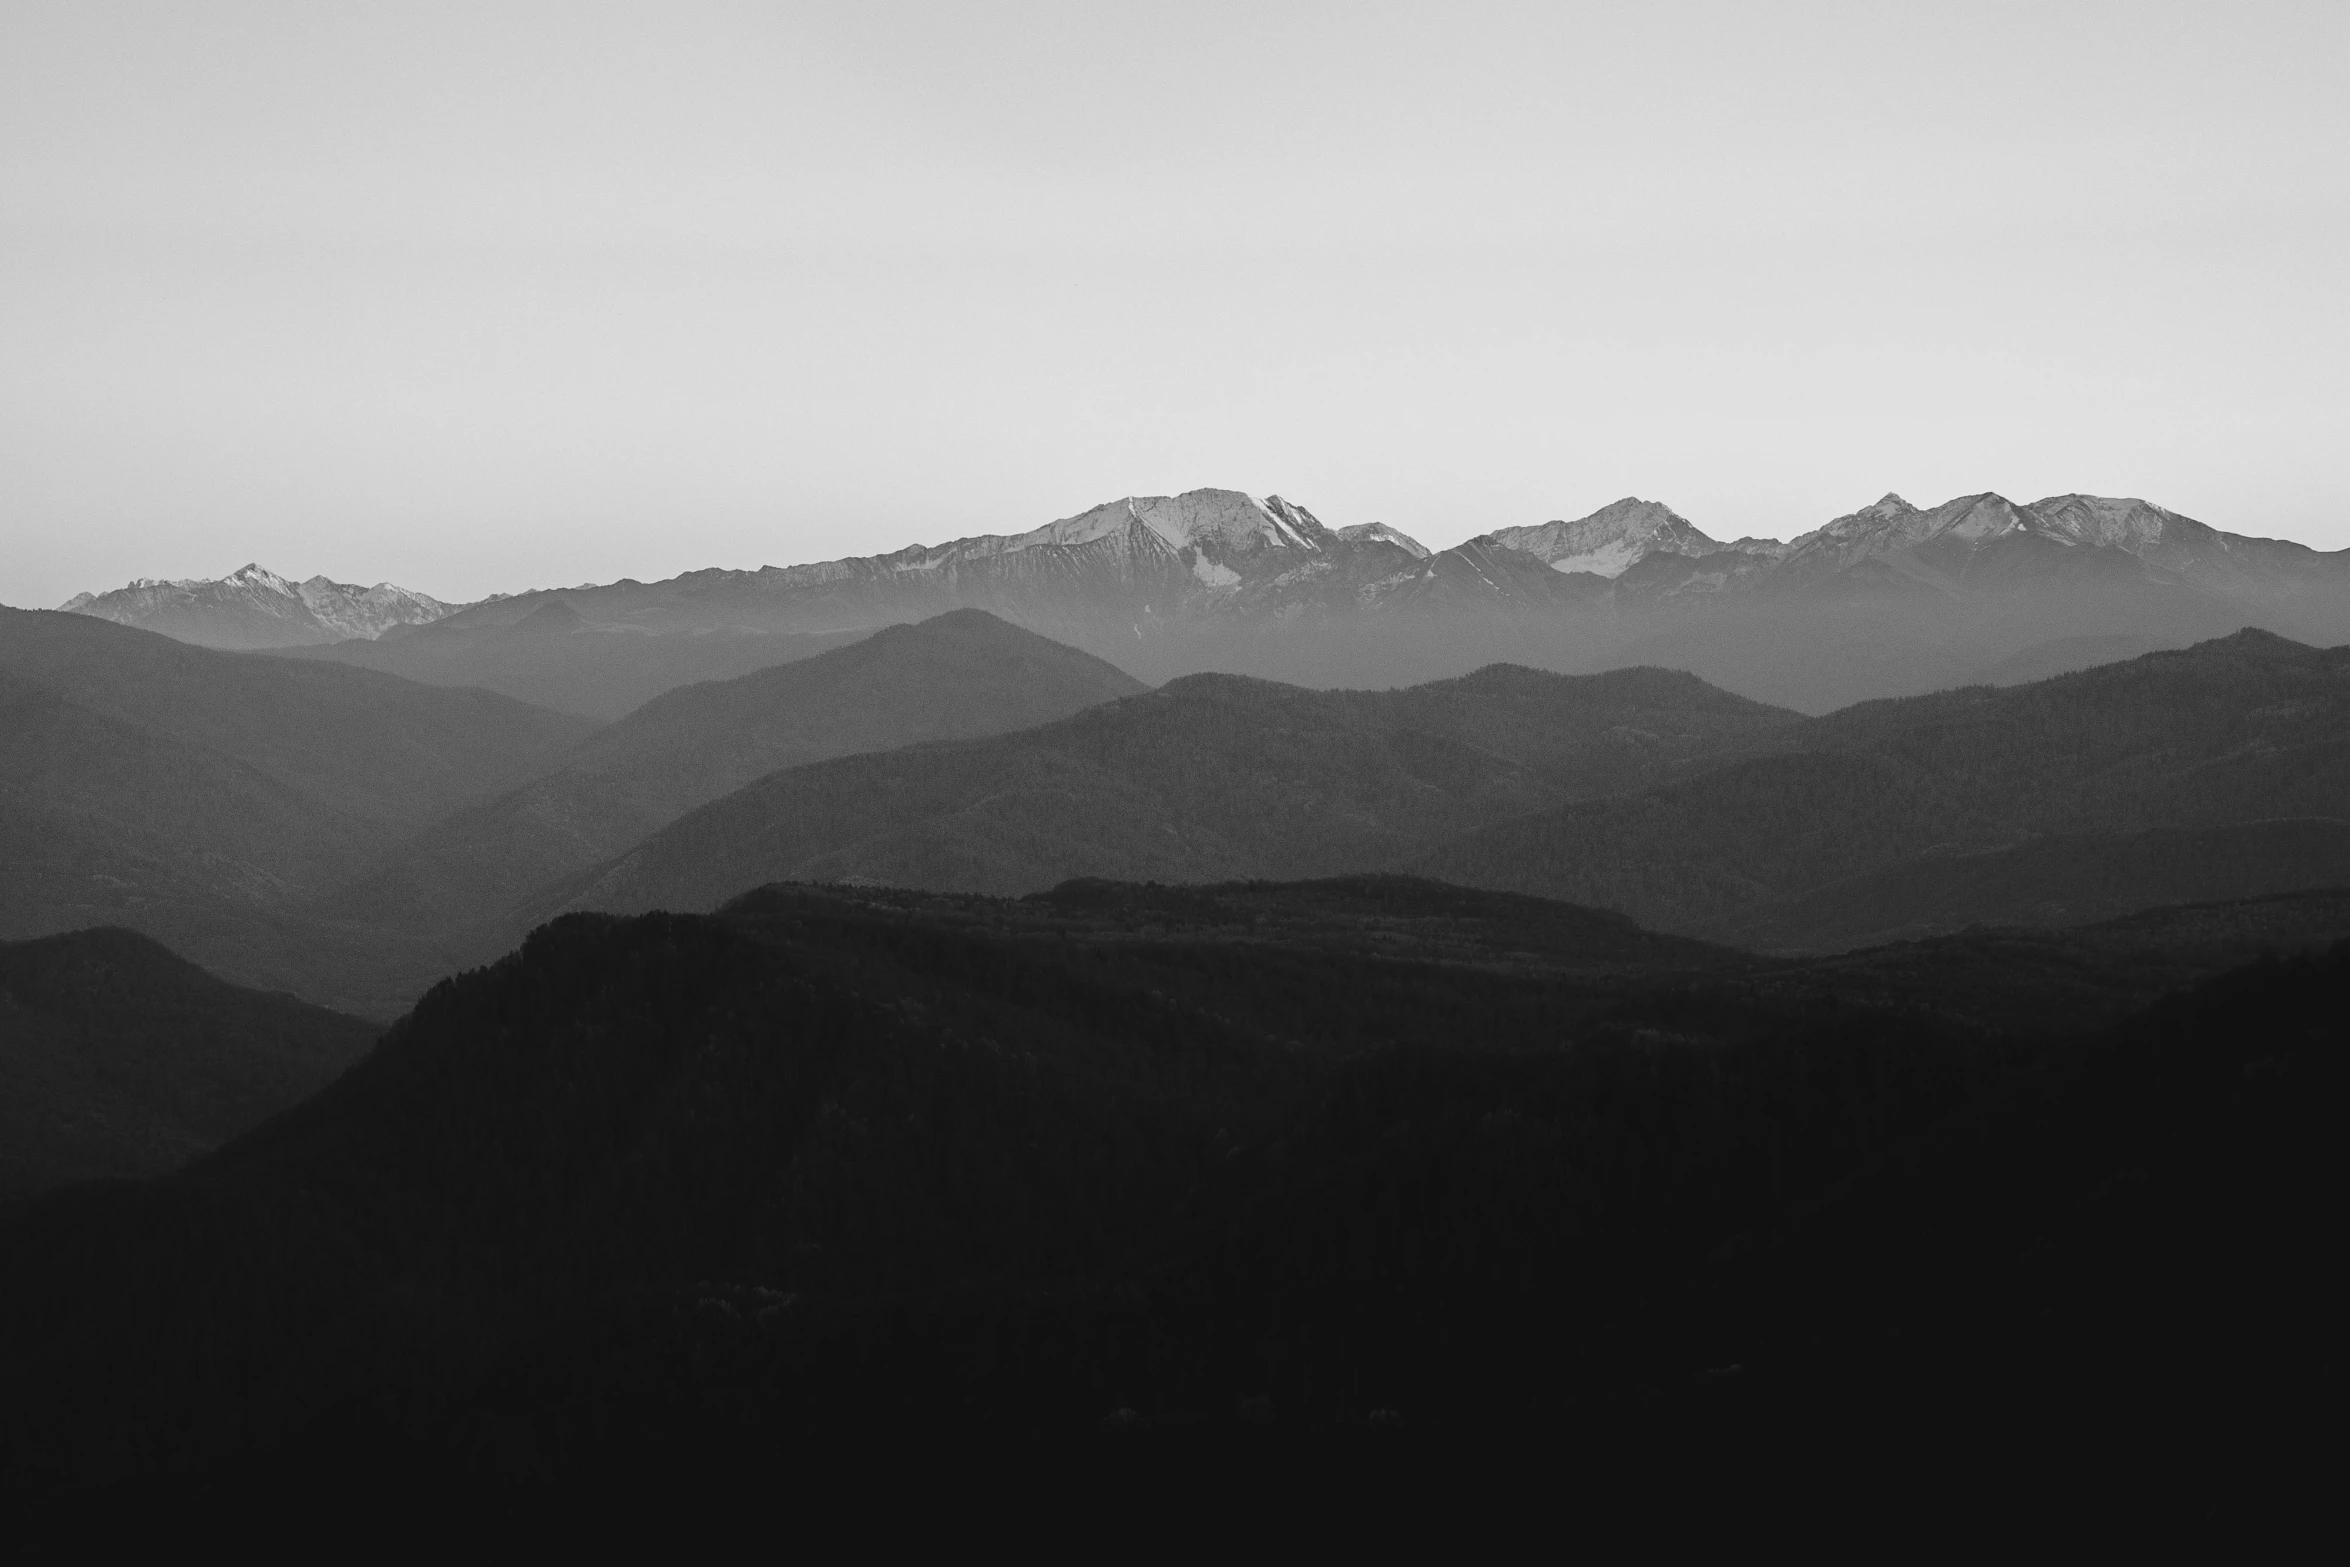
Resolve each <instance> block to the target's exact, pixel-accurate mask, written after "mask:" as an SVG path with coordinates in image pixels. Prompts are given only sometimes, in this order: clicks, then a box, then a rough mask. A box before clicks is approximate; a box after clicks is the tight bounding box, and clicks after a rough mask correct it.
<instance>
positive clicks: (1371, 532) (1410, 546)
mask: <svg viewBox="0 0 2350 1567" xmlns="http://www.w3.org/2000/svg"><path fill="white" fill-rule="evenodd" d="M1338 537H1339V538H1340V539H1342V540H1343V541H1345V542H1346V543H1348V544H1392V545H1394V546H1395V547H1396V548H1397V549H1399V550H1402V551H1403V552H1404V553H1405V554H1406V555H1409V556H1410V557H1411V558H1412V559H1414V560H1426V559H1427V558H1428V557H1429V556H1430V555H1432V554H1434V553H1435V552H1434V551H1433V550H1431V549H1429V548H1428V546H1427V545H1425V544H1422V543H1421V542H1420V541H1419V540H1418V539H1415V538H1413V537H1412V536H1411V535H1410V534H1408V533H1405V532H1403V531H1401V530H1400V529H1396V528H1391V527H1389V526H1388V525H1387V524H1386V523H1384V522H1358V523H1356V524H1355V525H1354V526H1352V527H1349V528H1340V529H1339V530H1338Z"/></svg>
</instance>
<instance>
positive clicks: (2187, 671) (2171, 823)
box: [1415, 631, 2350, 944]
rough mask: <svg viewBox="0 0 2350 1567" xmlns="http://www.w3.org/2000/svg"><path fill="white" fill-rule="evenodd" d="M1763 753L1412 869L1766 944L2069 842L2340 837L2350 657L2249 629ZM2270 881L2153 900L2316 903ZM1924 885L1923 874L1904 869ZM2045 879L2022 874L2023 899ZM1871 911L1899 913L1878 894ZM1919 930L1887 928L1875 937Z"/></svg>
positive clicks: (1806, 730)
mask: <svg viewBox="0 0 2350 1567" xmlns="http://www.w3.org/2000/svg"><path fill="white" fill-rule="evenodd" d="M1765 744H1767V746H1768V748H1769V750H1770V751H1771V752H1772V753H1773V754H1767V755H1755V756H1751V757H1749V758H1748V759H1745V760H1738V761H1731V762H1725V763H1724V764H1723V765H1721V766H1718V767H1716V768H1714V769H1713V770H1711V771H1709V772H1706V773H1704V774H1702V775H1700V776H1698V777H1695V778H1692V779H1688V780H1686V781H1681V782H1676V783H1672V784H1669V785H1667V786H1664V787H1661V788H1657V789H1653V790H1648V791H1643V792H1638V793H1629V794H1622V795H1618V796H1615V797H1611V798H1607V799H1597V800H1585V801H1580V802H1577V803H1574V804H1570V805H1567V806H1564V807H1562V808H1560V809H1558V810H1555V811H1552V812H1550V813H1547V814H1540V815H1535V816H1531V817H1528V818H1526V819H1524V820H1521V821H1514V822H1509V823H1504V824H1499V825H1496V826H1494V827H1491V828H1488V829H1484V830H1481V831H1478V832H1475V833H1472V834H1470V835H1467V836H1465V837H1463V838H1461V839H1459V840H1457V841H1454V842H1450V843H1447V844H1444V845H1442V846H1439V847H1437V848H1435V849H1433V850H1432V851H1431V852H1429V853H1428V854H1427V855H1426V856H1425V857H1423V858H1421V859H1420V860H1418V861H1417V862H1415V868H1416V869H1418V870H1420V871H1422V872H1424V873H1425V874H1428V875H1433V876H1438V877H1442V878H1444V879H1446V880H1450V881H1460V882H1468V883H1472V884H1475V885H1480V886H1490V887H1507V888H1513V889H1516V890H1519V891H1524V892H1531V893H1537V894H1540V895H1542V896H1546V897H1561V898H1568V899H1572V900H1576V901H1580V902H1585V903H1594V904H1600V905H1604V906H1606V907H1610V908H1617V909H1622V910H1624V911H1625V912H1627V913H1629V914H1631V915H1632V916H1633V917H1634V918H1636V919H1639V920H1641V921H1643V922H1644V923H1647V924H1650V925H1654V926H1657V927H1660V928H1663V929H1670V930H1681V931H1687V932H1691V933H1707V934H1721V935H1729V934H1731V933H1735V934H1736V936H1737V937H1738V939H1741V940H1748V941H1758V942H1763V943H1765V944H1769V943H1772V942H1774V941H1777V940H1780V939H1783V938H1786V937H1789V936H1793V935H1798V934H1800V933H1801V932H1803V931H1806V930H1812V929H1816V928H1817V924H1818V921H1817V917H1816V915H1814V914H1811V913H1806V912H1803V911H1802V910H1799V909H1797V908H1796V906H1795V904H1796V900H1799V899H1802V898H1804V897H1806V896H1815V897H1821V898H1826V899H1830V900H1833V899H1834V898H1836V897H1838V896H1840V894H1839V893H1837V892H1836V891H1835V890H1834V889H1837V888H1839V887H1841V886H1843V885H1845V884H1847V883H1851V884H1853V885H1854V887H1855V888H1856V889H1857V888H1860V887H1861V886H1862V883H1861V881H1860V879H1862V878H1869V877H1879V878H1882V877H1883V876H1885V875H1886V874H1888V873H1891V874H1893V875H1894V877H1895V879H1896V880H1899V881H1904V882H1908V883H1912V884H1915V885H1918V886H1920V887H1924V886H1928V885H1943V884H1945V883H1946V881H1947V876H1946V874H1945V873H1944V872H1943V871H1942V870H1941V869H1939V868H1937V867H1936V866H1935V865H1933V864H1932V863H1930V862H1931V860H1932V859H1933V857H1935V856H1943V857H1948V856H1953V855H1959V856H1964V855H1971V854H1984V853H1989V852H1991V851H2014V852H2015V853H2016V854H2020V855H2023V856H2025V857H2027V858H2028V857H2031V856H2033V855H2034V854H2036V853H2039V852H2042V851H2041V850H2039V849H2038V848H2037V846H2038V845H2040V844H2041V842H2042V840H2044V839H2051V838H2052V837H2054V836H2063V835H2071V836H2073V837H2082V836H2087V837H2092V838H2094V837H2098V836H2100V835H2105V836H2111V835H2117V834H2120V835H2127V834H2133V833H2143V832H2147V831H2151V830H2156V829H2178V830H2184V829H2207V828H2223V827H2236V826H2241V825H2244V824H2251V823H2258V822H2264V821H2278V820H2283V819H2292V818H2319V819H2330V820H2336V821H2339V820H2341V819H2343V818H2345V817H2346V816H2350V805H2346V804H2345V802H2350V648H2330V649H2318V648H2310V647H2304V646H2302V645H2301V644H2299V643H2295V642H2289V641H2286V640H2285V639H2283V638H2281V637H2276V636H2272V635H2270V634H2268V633H2266V632H2260V631H2245V632H2240V633H2238V634H2237V635H2234V636H2230V637H2223V638H2219V639H2217V640H2215V641H2210V642H2204V643H2200V644H2198V645H2196V646H2195V647H2192V648H2188V649H2184V650H2181V651H2177V652H2161V653H2152V654H2148V655H2146V656H2144V657H2142V658H2137V659H2133V660H2131V661H2129V662H2127V663H2123V664H2113V665H2106V666H2103V667H2100V668H2096V669H2089V670H2083V671H2081V672H2079V673H2076V674H2068V675H2060V676H2057V677H2055V678H2053V679H2049V680H2043V681H2039V682H2036V683H2034V684H2031V685H2026V686H2015V687H1990V686H1970V687H1966V688H1964V689H1960V690H1954V691H1944V692H1938V693H1935V694H1934V695H1931V696H1921V697H1909V698H1903V699H1901V700H1897V701H1882V702H1868V703H1863V704H1861V705H1860V706H1857V707H1853V708H1848V709H1846V710H1844V711H1843V712H1839V713H1835V714H1831V715H1829V716H1828V717H1826V718H1821V719H1816V720H1812V721H1809V722H1806V723H1803V724H1800V725H1796V726H1793V727H1791V728H1787V729H1784V730H1779V731H1774V732H1772V733H1771V734H1770V735H1769V736H1767V738H1766V741H1765ZM1753 749H1761V747H1760V746H1757V747H1754V748H1753ZM2049 852H2061V851H2056V850H2051V851H2049ZM1920 862H1926V863H1920ZM2253 863H2255V864H2258V865H2260V866H2263V867H2265V869H2266V871H2267V872H2268V873H2269V875H2270V876H2271V877H2282V878H2283V879H2282V880H2276V879H2270V880H2268V881H2266V882H2265V884H2263V885H2257V886H2237V887H2226V886H2214V885H2210V884H2209V883H2206V884H2204V885H2203V886H2201V887H2199V886H2198V885H2197V884H2196V882H2195V881H2194V880H2193V878H2191V877H2188V876H2183V875H2182V876H2179V877H2177V878H2175V879H2166V878H2165V877H2163V876H2160V875H2152V876H2141V877H2140V878H2139V882H2140V884H2141V886H2142V887H2143V890H2144V891H2145V893H2146V894H2147V895H2148V901H2164V900H2165V897H2166V896H2167V897H2170V898H2192V897H2195V896H2198V895H2201V896H2210V895H2212V894H2213V893H2224V892H2230V891H2234V892H2247V893H2248V892H2266V891H2282V890H2287V889H2288V888H2291V887H2294V886H2301V885H2308V883H2307V882H2305V881H2299V880H2296V879H2294V876H2295V872H2294V868H2293V863H2292V861H2291V859H2290V858H2287V859H2285V860H2283V861H2279V860H2277V859H2275V858H2274V857H2269V858H2266V859H2262V858H2259V857H2257V856H2256V857H2255V860H2254V862H2253ZM1911 865H1916V866H1917V867H1918V868H1917V870H1916V874H1915V875H1914V876H1912V875H1910V873H1909V872H1908V871H1906V870H1901V871H1895V870H1894V869H1893V868H1897V867H1905V866H1911ZM2049 879H2050V878H2049V877H2047V876H2040V877H2035V876H2034V875H2033V873H2031V872H2030V871H2028V870H2026V871H2022V872H2019V873H2018V876H2017V878H2016V885H2017V886H2018V887H2019V888H2025V889H2028V888H2029V887H2030V886H2032V884H2033V883H2034V882H2035V880H2037V881H2038V882H2039V883H2041V884H2043V885H2044V884H2045V883H2046V882H2047V881H2048V880H2049ZM1863 895H1864V894H1863V893H1861V892H1857V891H1856V894H1855V896H1856V897H1858V896H1863ZM1865 896H1868V897H1872V898H1875V897H1881V896H1882V893H1881V891H1880V890H1879V889H1877V887H1876V886H1875V884H1869V885H1868V888H1867V891H1866V893H1865ZM2042 901H2044V898H2043V897H2037V896H2028V895H2019V896H2017V897H2015V898H2013V899H2011V900H2009V901H2007V902H2005V903H1997V902H1990V903H1983V904H1979V905H1977V906H1976V907H1975V910H1974V917H1976V918H1989V919H1992V920H1994V921H1996V922H2024V921H2033V920H2036V918H2037V915H2038V910H2037V905H2038V904H2039V903H2040V902H2042ZM1782 907H1785V908H1786V909H1787V910H1788V911H1789V912H1788V917H1787V919H1786V921H1785V924H1784V927H1782V925H1781V924H1780V923H1779V922H1778V921H1777V920H1776V918H1775V913H1774V911H1776V910H1778V909H1780V908H1782ZM2089 912H2101V911H2099V910H2097V909H2096V908H2095V906H2094V905H2093V904H2092V906H2091V909H2090V910H2089ZM1909 917H1910V915H1909V914H1906V913H1904V912H1903V911H1899V910H1896V911H1891V912H1890V914H1889V920H1890V923H1889V925H1880V926H1878V927H1877V928H1878V929H1880V930H1883V929H1898V928H1900V927H1901V925H1902V924H1903V922H1904V919H1906V918H1909ZM1918 917H1920V918H1922V917H1923V916H1922V915H1921V916H1918Z"/></svg>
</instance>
